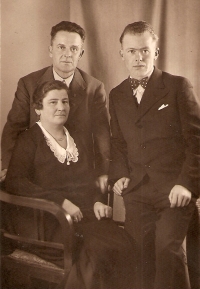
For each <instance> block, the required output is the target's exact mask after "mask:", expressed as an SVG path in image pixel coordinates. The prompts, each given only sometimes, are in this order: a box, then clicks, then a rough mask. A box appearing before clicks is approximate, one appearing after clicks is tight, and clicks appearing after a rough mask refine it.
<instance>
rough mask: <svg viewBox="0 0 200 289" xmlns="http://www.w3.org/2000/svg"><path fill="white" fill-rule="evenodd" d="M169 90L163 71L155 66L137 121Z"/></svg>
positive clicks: (139, 108)
mask: <svg viewBox="0 0 200 289" xmlns="http://www.w3.org/2000/svg"><path fill="white" fill-rule="evenodd" d="M168 91H169V89H168V88H166V87H165V85H164V83H163V79H162V71H161V70H159V69H157V68H155V69H154V72H153V74H152V76H151V78H150V79H149V82H148V84H147V87H146V89H145V92H144V94H143V97H142V100H141V103H140V105H139V107H138V113H137V117H136V122H137V121H138V120H139V119H140V118H141V117H143V116H144V115H145V114H146V113H147V112H148V111H149V110H150V109H151V107H152V106H153V105H154V104H155V103H156V102H157V101H159V100H160V99H161V98H163V97H164V96H165V95H166V94H167V93H168Z"/></svg>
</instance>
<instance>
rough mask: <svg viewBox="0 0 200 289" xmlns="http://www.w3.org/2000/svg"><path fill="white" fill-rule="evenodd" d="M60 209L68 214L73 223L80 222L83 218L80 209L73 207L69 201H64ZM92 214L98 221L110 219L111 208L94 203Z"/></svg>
mask: <svg viewBox="0 0 200 289" xmlns="http://www.w3.org/2000/svg"><path fill="white" fill-rule="evenodd" d="M62 207H63V209H64V210H65V211H66V212H67V213H68V214H70V216H71V217H72V219H73V220H74V222H80V221H81V219H82V218H83V214H82V212H81V210H80V208H79V207H77V206H76V205H74V204H73V203H72V202H70V201H69V200H67V199H65V200H64V202H63V204H62ZM94 214H95V216H96V218H97V219H98V220H101V218H111V217H112V208H111V207H110V206H107V205H105V204H103V203H101V202H96V203H95V204H94Z"/></svg>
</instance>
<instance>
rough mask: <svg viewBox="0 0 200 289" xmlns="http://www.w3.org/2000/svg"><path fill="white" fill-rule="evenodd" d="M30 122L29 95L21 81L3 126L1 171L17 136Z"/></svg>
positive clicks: (5, 166)
mask: <svg viewBox="0 0 200 289" xmlns="http://www.w3.org/2000/svg"><path fill="white" fill-rule="evenodd" d="M29 121H30V95H29V93H28V91H27V89H26V87H25V84H24V81H23V79H20V80H19V82H18V87H17V91H16V93H15V98H14V101H13V104H12V108H11V110H10V112H9V114H8V118H7V122H6V124H5V126H4V129H3V133H2V140H1V148H2V169H7V168H8V164H9V161H10V158H11V154H12V151H13V148H14V145H15V142H16V139H17V137H18V135H19V134H20V133H21V132H22V131H24V130H26V129H27V128H28V126H29Z"/></svg>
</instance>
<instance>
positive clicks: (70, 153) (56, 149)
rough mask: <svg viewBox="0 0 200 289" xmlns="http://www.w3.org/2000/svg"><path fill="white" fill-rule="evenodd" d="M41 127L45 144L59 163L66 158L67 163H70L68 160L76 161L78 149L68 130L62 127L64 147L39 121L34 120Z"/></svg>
mask: <svg viewBox="0 0 200 289" xmlns="http://www.w3.org/2000/svg"><path fill="white" fill-rule="evenodd" d="M36 123H37V124H38V125H39V127H40V128H41V130H42V132H43V134H44V137H45V139H46V142H47V145H48V146H49V147H50V149H51V151H52V152H53V153H54V156H55V157H56V158H57V159H58V161H59V162H60V163H64V162H65V160H66V159H67V165H70V161H72V162H74V163H75V162H77V161H78V149H77V147H76V144H75V142H74V140H73V138H72V137H71V136H70V134H69V132H68V130H67V129H66V128H65V127H63V129H64V132H65V134H66V136H67V148H66V149H64V148H63V147H61V146H60V145H59V144H58V143H57V141H56V140H55V139H54V138H53V137H52V136H51V135H50V134H49V133H48V131H47V130H46V129H45V128H44V127H43V126H42V124H41V122H40V121H38V122H36Z"/></svg>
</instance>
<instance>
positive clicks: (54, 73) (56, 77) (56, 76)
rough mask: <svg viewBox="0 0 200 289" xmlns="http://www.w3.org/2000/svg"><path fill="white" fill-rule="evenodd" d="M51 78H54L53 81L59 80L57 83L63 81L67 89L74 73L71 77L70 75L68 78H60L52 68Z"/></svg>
mask: <svg viewBox="0 0 200 289" xmlns="http://www.w3.org/2000/svg"><path fill="white" fill-rule="evenodd" d="M53 76H54V79H55V80H59V81H62V82H63V80H64V81H65V83H66V85H67V87H69V85H70V83H71V82H72V79H73V77H74V73H73V74H72V75H70V76H69V77H68V78H62V77H61V76H60V75H58V73H57V72H56V71H55V69H54V68H53Z"/></svg>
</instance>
